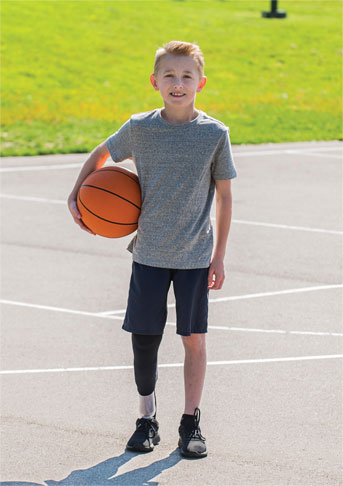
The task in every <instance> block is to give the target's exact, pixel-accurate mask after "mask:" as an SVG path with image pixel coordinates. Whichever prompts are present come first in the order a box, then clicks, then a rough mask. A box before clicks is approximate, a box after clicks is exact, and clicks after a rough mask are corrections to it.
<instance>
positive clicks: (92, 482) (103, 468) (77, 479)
mask: <svg viewBox="0 0 343 486" xmlns="http://www.w3.org/2000/svg"><path fill="white" fill-rule="evenodd" d="M138 454H139V453H135V452H129V451H125V452H123V454H121V455H120V456H117V457H112V458H111V459H107V460H106V461H104V462H100V463H99V464H97V465H96V466H93V467H90V468H89V469H80V470H77V471H73V472H72V473H70V474H69V476H67V477H66V478H65V479H62V480H61V481H53V480H47V481H45V484H44V485H42V484H38V483H28V482H22V481H9V482H0V485H1V486H45V485H48V486H125V485H128V486H157V485H158V484H159V483H158V482H156V481H153V482H151V479H153V478H155V477H156V476H158V475H159V474H161V473H162V472H163V471H165V470H166V469H169V468H170V467H173V466H175V465H176V464H177V463H178V462H180V461H181V460H183V458H182V457H181V456H180V452H179V449H175V450H174V451H173V452H172V453H171V454H169V456H168V457H165V458H164V459H160V460H159V461H156V462H153V463H152V464H149V465H148V466H145V467H140V468H138V469H134V470H133V471H128V472H126V473H123V474H120V475H119V476H116V477H113V476H115V474H116V473H117V472H118V469H119V468H120V467H121V466H123V465H124V464H125V463H127V462H129V461H130V460H131V459H133V458H134V457H136V456H137V455H138ZM149 457H150V455H149Z"/></svg>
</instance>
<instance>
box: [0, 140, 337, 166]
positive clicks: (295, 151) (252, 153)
mask: <svg viewBox="0 0 343 486" xmlns="http://www.w3.org/2000/svg"><path fill="white" fill-rule="evenodd" d="M313 150H314V151H315V152H319V151H324V152H329V151H335V150H341V147H340V146H337V147H318V148H316V147H308V148H303V149H275V150H273V149H272V150H261V151H256V150H255V151H249V152H244V151H243V152H239V151H235V150H233V156H234V157H247V156H252V157H253V156H256V155H279V154H290V155H291V154H304V155H306V152H309V151H313ZM309 155H312V154H309ZM324 155H325V154H323V156H324ZM86 157H87V154H85V158H86ZM108 160H110V159H108ZM123 162H124V161H123ZM83 165H84V163H80V162H79V163H75V164H63V163H62V164H53V165H48V163H47V164H46V165H31V166H24V167H1V168H0V172H22V171H35V170H63V169H75V168H78V167H82V166H83Z"/></svg>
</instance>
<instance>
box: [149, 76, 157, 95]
mask: <svg viewBox="0 0 343 486" xmlns="http://www.w3.org/2000/svg"><path fill="white" fill-rule="evenodd" d="M150 82H151V84H152V85H153V87H154V89H155V90H156V91H159V87H158V85H157V80H156V76H155V74H154V73H152V74H150Z"/></svg>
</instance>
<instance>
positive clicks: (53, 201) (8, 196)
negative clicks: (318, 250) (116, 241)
mask: <svg viewBox="0 0 343 486" xmlns="http://www.w3.org/2000/svg"><path fill="white" fill-rule="evenodd" d="M0 197H2V198H4V199H14V200H18V201H28V202H40V203H51V204H63V205H65V206H66V207H67V200H65V201H64V200H63V199H47V198H43V197H34V196H17V195H15V194H0ZM211 221H213V222H215V221H216V218H214V217H211ZM231 222H232V223H235V224H247V225H252V226H264V227H267V228H278V229H279V228H280V229H287V230H296V231H311V232H315V233H329V234H335V235H343V231H337V230H328V229H322V228H309V227H307V226H290V225H286V224H274V223H264V222H259V221H246V220H243V219H232V220H231Z"/></svg>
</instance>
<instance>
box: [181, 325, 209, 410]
mask: <svg viewBox="0 0 343 486" xmlns="http://www.w3.org/2000/svg"><path fill="white" fill-rule="evenodd" d="M182 342H183V346H184V348H185V362H184V384H185V410H184V414H187V415H193V414H194V410H195V409H196V408H198V407H199V405H200V400H201V395H202V391H203V387H204V381H205V373H206V334H191V335H190V336H182Z"/></svg>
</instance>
